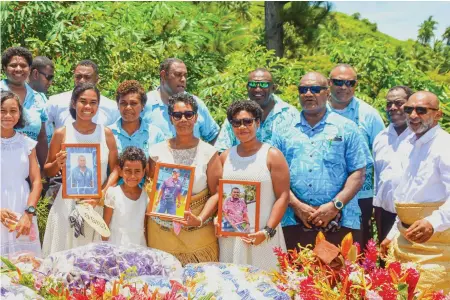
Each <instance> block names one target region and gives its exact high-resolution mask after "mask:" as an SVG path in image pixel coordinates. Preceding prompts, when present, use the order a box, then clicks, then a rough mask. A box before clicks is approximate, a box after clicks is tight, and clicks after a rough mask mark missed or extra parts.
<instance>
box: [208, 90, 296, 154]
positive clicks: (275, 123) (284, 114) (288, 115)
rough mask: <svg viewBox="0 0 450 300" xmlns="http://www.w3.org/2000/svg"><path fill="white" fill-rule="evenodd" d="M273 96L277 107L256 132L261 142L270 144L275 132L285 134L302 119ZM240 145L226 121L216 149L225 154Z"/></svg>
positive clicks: (286, 104) (291, 108)
mask: <svg viewBox="0 0 450 300" xmlns="http://www.w3.org/2000/svg"><path fill="white" fill-rule="evenodd" d="M273 96H274V101H275V106H274V107H273V109H272V111H271V112H270V113H269V115H268V116H267V118H266V119H265V120H264V122H263V123H261V125H260V127H259V129H258V131H257V132H256V137H257V138H258V140H259V141H261V142H267V143H270V141H271V140H272V135H273V133H274V132H276V133H277V134H280V135H282V134H283V132H285V131H286V130H288V129H290V128H291V127H293V126H295V124H296V123H297V122H298V119H299V118H300V113H299V111H298V110H297V109H296V108H295V107H293V106H292V105H290V104H288V103H286V102H284V101H283V100H281V99H280V98H279V97H277V96H276V95H273ZM238 144H239V140H238V139H237V138H236V136H235V135H234V132H233V127H232V126H231V124H230V122H228V120H227V119H225V122H224V123H223V124H222V128H221V130H220V133H219V137H218V138H217V141H216V143H215V144H214V147H216V149H217V151H219V152H223V151H225V150H227V149H229V148H231V147H233V146H236V145H238Z"/></svg>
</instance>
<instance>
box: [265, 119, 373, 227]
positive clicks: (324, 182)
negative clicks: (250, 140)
mask: <svg viewBox="0 0 450 300" xmlns="http://www.w3.org/2000/svg"><path fill="white" fill-rule="evenodd" d="M300 115H301V117H300V122H299V123H298V124H296V125H295V127H292V128H291V129H290V130H289V131H287V132H286V133H284V134H283V136H280V135H276V136H275V137H274V139H273V142H272V143H273V145H274V146H275V147H277V148H278V149H280V151H281V152H282V153H283V154H284V156H285V157H286V160H287V162H288V165H289V172H290V175H291V190H292V192H293V193H294V195H295V196H296V197H297V198H298V199H300V200H301V201H302V202H304V203H306V204H308V205H312V206H320V205H322V204H325V203H327V202H330V201H331V200H333V198H334V197H335V196H336V195H337V194H338V193H339V192H340V191H341V190H342V189H343V187H344V184H345V182H346V181H347V178H348V176H349V174H350V173H351V172H353V171H355V170H358V169H360V168H363V167H365V166H366V165H367V161H366V155H365V153H366V151H368V149H365V148H367V145H366V143H364V139H363V137H362V136H361V134H360V133H359V131H358V128H357V127H356V125H355V123H353V122H351V121H349V120H347V119H346V118H344V117H341V116H339V115H338V114H335V113H333V112H331V111H329V110H328V111H327V113H326V114H325V116H324V117H323V118H322V120H321V121H320V122H319V123H317V124H316V125H315V126H314V127H311V126H310V125H309V124H308V122H307V121H306V119H305V118H304V116H303V113H301V114H300ZM360 216H361V210H360V209H359V205H358V198H357V197H356V196H355V197H354V198H353V199H352V200H350V201H349V202H348V203H347V205H345V207H344V208H343V210H342V219H341V225H342V226H344V227H348V228H352V229H360ZM296 224H298V222H297V221H296V219H295V217H294V211H293V209H292V208H291V207H288V209H287V210H286V213H285V214H284V216H283V220H282V222H281V225H282V226H290V225H296Z"/></svg>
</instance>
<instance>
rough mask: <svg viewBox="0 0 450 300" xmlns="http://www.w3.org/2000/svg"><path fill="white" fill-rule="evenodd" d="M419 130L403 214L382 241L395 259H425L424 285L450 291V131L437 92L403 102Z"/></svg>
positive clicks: (408, 164)
mask: <svg viewBox="0 0 450 300" xmlns="http://www.w3.org/2000/svg"><path fill="white" fill-rule="evenodd" d="M403 110H404V111H405V113H406V114H407V123H408V127H409V128H410V129H411V130H412V131H413V132H414V133H415V135H414V136H412V137H411V138H410V139H409V140H406V141H405V143H408V142H409V143H411V145H412V147H413V149H412V151H411V153H410V154H409V156H408V158H407V159H406V160H405V167H404V170H405V171H404V174H403V176H402V178H401V179H400V182H399V184H398V187H397V189H396V190H395V191H394V201H395V206H396V211H397V214H398V217H397V220H396V222H395V224H394V226H393V227H392V229H391V231H390V232H389V234H388V236H387V237H386V239H385V240H384V241H383V242H382V243H381V248H382V251H383V252H384V253H385V252H386V249H387V247H388V246H389V245H390V246H391V247H392V248H393V255H394V258H395V260H397V261H400V262H413V263H419V264H421V265H422V272H421V276H420V279H419V283H418V288H419V289H420V290H426V289H428V290H431V291H435V290H441V289H442V290H444V293H445V294H446V293H449V292H450V280H449V278H450V154H449V149H450V134H448V133H447V132H445V131H444V130H443V129H442V128H441V127H440V126H439V125H438V121H439V119H440V118H441V117H442V111H441V110H440V109H439V100H438V98H437V97H436V95H434V94H433V93H431V92H423V91H422V92H417V93H415V94H413V95H412V96H411V97H410V98H409V100H408V102H407V103H406V104H405V105H404V106H403Z"/></svg>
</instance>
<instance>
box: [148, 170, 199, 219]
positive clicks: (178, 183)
mask: <svg viewBox="0 0 450 300" xmlns="http://www.w3.org/2000/svg"><path fill="white" fill-rule="evenodd" d="M194 170H195V167H191V166H185V165H176V164H167V163H161V162H157V163H156V169H155V175H154V176H153V183H152V190H151V193H150V201H149V205H148V207H147V215H151V216H157V217H159V218H162V219H169V220H182V219H184V212H185V211H186V210H188V209H189V205H190V202H191V194H192V187H193V185H194Z"/></svg>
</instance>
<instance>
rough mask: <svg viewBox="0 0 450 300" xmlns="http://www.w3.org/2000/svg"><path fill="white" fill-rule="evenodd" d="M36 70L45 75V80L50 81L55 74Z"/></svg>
mask: <svg viewBox="0 0 450 300" xmlns="http://www.w3.org/2000/svg"><path fill="white" fill-rule="evenodd" d="M38 72H39V74H42V75H44V77H45V79H47V81H52V80H53V78H54V77H55V75H47V74H45V73H44V72H41V71H38Z"/></svg>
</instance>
